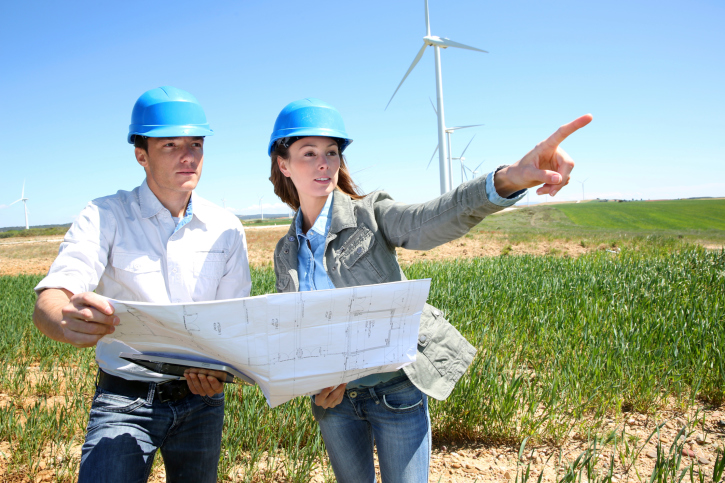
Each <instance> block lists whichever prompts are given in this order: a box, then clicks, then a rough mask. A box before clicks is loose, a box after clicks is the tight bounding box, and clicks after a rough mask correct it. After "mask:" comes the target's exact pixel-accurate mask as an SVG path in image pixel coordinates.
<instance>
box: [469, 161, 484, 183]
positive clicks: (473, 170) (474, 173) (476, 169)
mask: <svg viewBox="0 0 725 483" xmlns="http://www.w3.org/2000/svg"><path fill="white" fill-rule="evenodd" d="M483 163H484V161H481V162H480V163H478V166H476V167H475V168H473V169H471V168H469V167H468V166H464V167H465V168H466V169H467V170H468V172H469V173H471V179H476V177H477V176H478V168H480V167H481V165H482V164H483ZM466 179H468V178H467V177H466Z"/></svg>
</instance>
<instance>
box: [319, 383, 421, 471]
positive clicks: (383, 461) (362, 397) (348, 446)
mask: <svg viewBox="0 0 725 483" xmlns="http://www.w3.org/2000/svg"><path fill="white" fill-rule="evenodd" d="M312 413H313V415H314V416H315V419H316V420H317V422H318V423H319V425H320V431H321V433H322V438H323V439H324V440H325V446H326V447H327V454H328V456H329V457H330V462H331V463H332V469H333V471H334V472H335V477H336V478H337V481H338V482H340V483H352V482H365V483H369V482H374V481H375V465H374V460H373V445H375V446H377V449H378V461H379V463H380V474H381V477H382V480H383V482H384V483H403V482H405V483H420V482H425V481H428V471H429V467H430V451H431V432H430V418H429V416H428V397H427V396H426V395H425V394H423V393H422V392H421V391H420V390H419V389H418V388H417V387H415V386H414V385H413V383H412V382H410V380H409V379H408V377H407V376H402V377H398V378H395V379H393V380H391V381H388V382H385V383H382V384H378V385H377V386H373V387H370V388H361V389H360V388H358V389H348V390H347V391H345V396H344V397H343V400H342V402H341V403H340V404H339V405H337V406H335V407H334V408H331V409H323V408H321V407H319V406H318V405H316V404H315V403H314V400H313V401H312Z"/></svg>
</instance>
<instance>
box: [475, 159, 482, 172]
mask: <svg viewBox="0 0 725 483" xmlns="http://www.w3.org/2000/svg"><path fill="white" fill-rule="evenodd" d="M483 163H484V161H481V162H480V163H478V166H476V167H475V168H473V171H478V168H480V167H481V165H482V164H483Z"/></svg>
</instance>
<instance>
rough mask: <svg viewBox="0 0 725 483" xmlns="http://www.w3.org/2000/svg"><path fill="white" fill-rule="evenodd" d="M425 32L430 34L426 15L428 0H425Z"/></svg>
mask: <svg viewBox="0 0 725 483" xmlns="http://www.w3.org/2000/svg"><path fill="white" fill-rule="evenodd" d="M425 34H426V35H430V17H429V16H428V0H425Z"/></svg>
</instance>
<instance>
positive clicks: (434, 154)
mask: <svg viewBox="0 0 725 483" xmlns="http://www.w3.org/2000/svg"><path fill="white" fill-rule="evenodd" d="M437 152H438V145H436V149H435V151H433V156H431V157H430V161H428V166H426V167H425V169H428V168H430V163H432V162H433V158H435V156H436V153H437Z"/></svg>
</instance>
